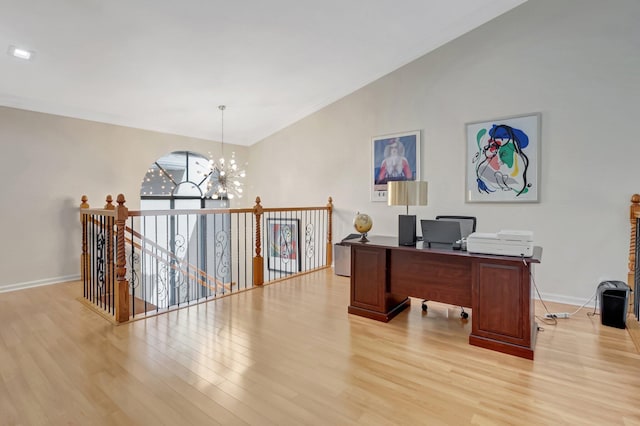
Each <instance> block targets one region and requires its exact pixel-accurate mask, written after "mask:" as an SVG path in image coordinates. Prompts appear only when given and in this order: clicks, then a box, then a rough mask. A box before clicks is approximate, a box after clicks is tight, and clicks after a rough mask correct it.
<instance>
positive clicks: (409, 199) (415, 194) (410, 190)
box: [387, 180, 427, 206]
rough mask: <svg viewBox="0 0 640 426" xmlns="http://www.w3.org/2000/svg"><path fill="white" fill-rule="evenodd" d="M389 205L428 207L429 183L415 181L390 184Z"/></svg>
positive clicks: (388, 188)
mask: <svg viewBox="0 0 640 426" xmlns="http://www.w3.org/2000/svg"><path fill="white" fill-rule="evenodd" d="M387 203H388V204H389V205H390V206H426V205H427V182H421V181H415V180H397V181H391V182H388V183H387Z"/></svg>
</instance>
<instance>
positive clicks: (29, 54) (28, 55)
mask: <svg viewBox="0 0 640 426" xmlns="http://www.w3.org/2000/svg"><path fill="white" fill-rule="evenodd" d="M33 54H34V52H33V51H31V50H27V49H22V48H20V47H16V46H9V55H11V56H14V57H16V58H19V59H24V60H27V61H29V60H31V59H32V58H33Z"/></svg>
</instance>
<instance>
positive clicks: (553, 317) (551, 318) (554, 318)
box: [522, 256, 598, 331]
mask: <svg viewBox="0 0 640 426" xmlns="http://www.w3.org/2000/svg"><path fill="white" fill-rule="evenodd" d="M522 262H523V263H524V264H525V265H526V263H527V262H526V261H525V260H524V256H522ZM529 276H530V277H531V282H533V288H534V289H535V290H536V294H537V295H538V300H539V301H540V303H542V306H543V307H544V310H545V311H546V314H545V316H542V317H541V316H538V315H536V318H537V319H538V320H540V321H541V322H542V323H544V324H547V325H557V324H558V318H565V319H568V318H571V316H573V315H575V314H577V313H578V312H579V311H580V309H582V308H584V307H585V306H586V305H587V303H589V302H591V300H592V299H593V298H594V297H595V296H596V293H597V292H598V290H597V289H596V291H594V292H593V294H592V295H591V297H589V299H587V301H586V302H584V303H583V304H582V306H580V307H579V308H578V309H576V310H575V311H573V312H571V313H561V314H556V313H551V312H549V308H547V305H546V304H545V303H544V300H542V296H541V295H540V291H539V290H538V286H537V285H536V279H535V277H534V276H533V272H532V270H531V269H529ZM597 306H598V300H597V299H596V303H595V305H594V307H593V312H587V316H590V317H591V316H594V315H598V314H597V313H596V308H597ZM538 330H539V331H544V328H541V327H538Z"/></svg>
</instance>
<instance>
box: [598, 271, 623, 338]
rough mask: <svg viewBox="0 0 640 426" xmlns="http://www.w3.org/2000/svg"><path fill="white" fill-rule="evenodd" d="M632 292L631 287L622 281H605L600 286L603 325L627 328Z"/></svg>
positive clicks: (599, 294) (599, 297) (599, 295)
mask: <svg viewBox="0 0 640 426" xmlns="http://www.w3.org/2000/svg"><path fill="white" fill-rule="evenodd" d="M630 291H631V289H630V288H629V286H628V285H627V284H626V283H624V282H622V281H603V282H601V283H600V284H598V302H599V303H600V320H601V322H602V325H607V326H609V327H616V328H625V326H626V320H627V307H628V306H629V292H630Z"/></svg>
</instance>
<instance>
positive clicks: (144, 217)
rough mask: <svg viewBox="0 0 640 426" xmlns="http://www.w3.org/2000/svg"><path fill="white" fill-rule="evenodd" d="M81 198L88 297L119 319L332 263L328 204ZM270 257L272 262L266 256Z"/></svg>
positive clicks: (92, 303)
mask: <svg viewBox="0 0 640 426" xmlns="http://www.w3.org/2000/svg"><path fill="white" fill-rule="evenodd" d="M117 204H118V205H117V206H114V205H113V199H112V197H111V196H107V197H106V204H105V206H104V208H102V209H91V208H90V207H89V204H88V199H87V197H86V196H82V203H81V205H80V219H81V223H82V253H81V265H80V271H81V275H82V280H83V283H84V291H83V294H84V298H85V300H87V301H88V302H89V303H90V304H91V305H92V306H95V307H97V308H99V310H100V311H101V312H103V313H106V314H107V315H109V316H113V318H114V320H115V321H116V322H124V321H128V320H129V319H131V318H133V317H136V316H140V315H148V314H151V313H154V314H155V313H159V312H164V311H167V310H171V309H174V308H177V307H181V306H185V305H190V304H193V303H200V302H202V301H206V300H210V299H212V298H217V297H221V296H224V295H227V294H231V293H235V292H238V291H244V290H248V289H250V288H254V287H255V286H261V285H263V284H266V283H270V282H275V281H278V280H281V279H285V278H289V277H291V276H293V275H297V274H301V273H308V272H311V271H314V270H317V269H323V268H327V267H330V265H331V262H332V257H333V251H332V213H333V204H332V200H331V198H329V202H328V203H327V205H326V206H323V207H294V208H291V207H289V208H264V207H263V206H262V205H261V200H260V198H259V197H257V198H256V204H255V205H254V206H253V208H250V209H191V210H135V211H134V210H129V209H128V208H127V207H126V206H125V198H124V196H123V195H122V194H120V195H118V197H117ZM265 257H266V261H265Z"/></svg>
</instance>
